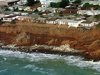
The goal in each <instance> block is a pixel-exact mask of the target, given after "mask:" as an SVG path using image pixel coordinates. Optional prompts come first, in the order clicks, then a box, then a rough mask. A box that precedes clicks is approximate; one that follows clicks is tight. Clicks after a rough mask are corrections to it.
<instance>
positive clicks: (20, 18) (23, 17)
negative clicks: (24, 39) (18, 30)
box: [16, 16, 32, 22]
mask: <svg viewBox="0 0 100 75" xmlns="http://www.w3.org/2000/svg"><path fill="white" fill-rule="evenodd" d="M16 19H17V20H19V21H27V22H32V18H31V17H28V16H16Z"/></svg>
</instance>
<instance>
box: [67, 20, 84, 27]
mask: <svg viewBox="0 0 100 75" xmlns="http://www.w3.org/2000/svg"><path fill="white" fill-rule="evenodd" d="M84 21H85V20H79V21H77V20H67V22H68V27H75V28H77V27H79V25H80V24H81V22H84Z"/></svg>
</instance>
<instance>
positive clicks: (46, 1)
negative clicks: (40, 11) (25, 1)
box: [40, 0, 61, 7]
mask: <svg viewBox="0 0 100 75" xmlns="http://www.w3.org/2000/svg"><path fill="white" fill-rule="evenodd" d="M40 2H41V4H42V7H48V6H49V5H50V3H51V2H55V3H57V2H61V0H40Z"/></svg>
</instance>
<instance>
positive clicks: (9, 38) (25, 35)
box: [0, 22, 100, 60]
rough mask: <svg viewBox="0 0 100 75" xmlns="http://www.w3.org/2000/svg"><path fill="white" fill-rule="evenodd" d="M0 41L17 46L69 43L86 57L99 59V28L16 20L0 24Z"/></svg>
mask: <svg viewBox="0 0 100 75" xmlns="http://www.w3.org/2000/svg"><path fill="white" fill-rule="evenodd" d="M0 41H1V42H3V43H5V44H17V46H31V45H34V44H39V45H53V46H60V45H64V44H69V45H70V46H71V48H74V49H77V50H84V56H85V57H86V58H88V59H94V60H100V29H95V28H94V29H90V30H86V29H83V28H68V27H67V26H66V25H61V26H60V27H58V25H47V24H35V23H34V24H33V23H30V22H29V23H28V22H18V23H16V24H9V23H8V24H3V25H0Z"/></svg>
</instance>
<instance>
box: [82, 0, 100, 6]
mask: <svg viewBox="0 0 100 75" xmlns="http://www.w3.org/2000/svg"><path fill="white" fill-rule="evenodd" d="M85 3H89V4H93V5H100V0H86V1H83V3H82V5H81V6H83V5H84V4H85Z"/></svg>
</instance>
